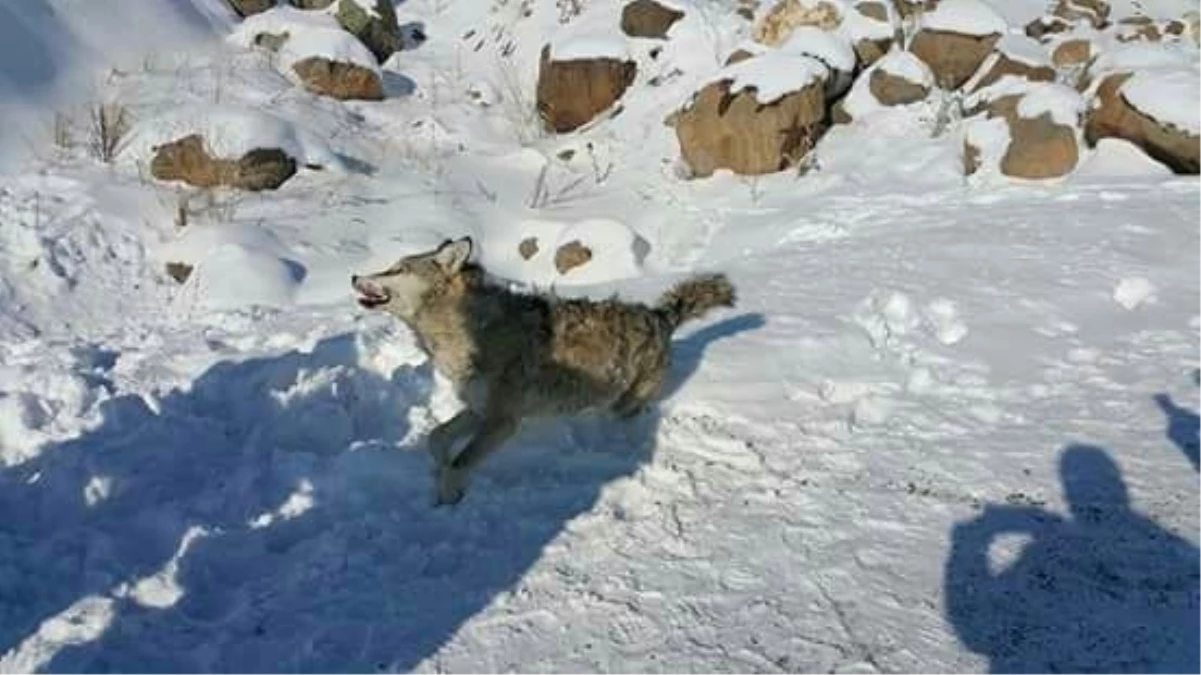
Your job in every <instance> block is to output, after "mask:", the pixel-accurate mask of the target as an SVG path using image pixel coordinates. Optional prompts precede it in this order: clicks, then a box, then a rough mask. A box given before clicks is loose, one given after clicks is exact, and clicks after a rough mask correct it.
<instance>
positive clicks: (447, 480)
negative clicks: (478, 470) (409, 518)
mask: <svg viewBox="0 0 1201 675" xmlns="http://www.w3.org/2000/svg"><path fill="white" fill-rule="evenodd" d="M435 482H436V485H435V488H436V489H437V495H436V498H435V500H434V505H435V506H450V505H454V504H458V503H459V501H460V500H462V499H463V493H464V492H466V491H467V472H466V471H464V470H463V469H455V468H452V467H450V466H447V465H445V464H439V465H438V472H437V474H436V476H435Z"/></svg>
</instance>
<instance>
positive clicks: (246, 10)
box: [229, 0, 275, 17]
mask: <svg viewBox="0 0 1201 675" xmlns="http://www.w3.org/2000/svg"><path fill="white" fill-rule="evenodd" d="M229 6H230V7H233V9H234V11H235V12H237V14H238V16H243V17H245V16H250V15H251V14H258V13H259V12H265V11H267V10H269V9H271V8H272V7H274V6H275V0H229Z"/></svg>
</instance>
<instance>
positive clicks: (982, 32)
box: [909, 0, 1008, 90]
mask: <svg viewBox="0 0 1201 675" xmlns="http://www.w3.org/2000/svg"><path fill="white" fill-rule="evenodd" d="M1007 29H1008V26H1007V24H1006V23H1005V20H1004V19H1003V18H1001V16H1000V15H998V14H997V13H996V12H995V11H993V10H992V9H991V8H990V7H989V6H988V5H987V4H985V3H984V2H982V1H981V0H943V1H942V2H939V3H938V5H937V6H936V7H935V8H934V10H933V11H931V12H927V13H925V14H923V15H922V17H921V23H920V30H918V32H917V34H916V35H914V36H913V41H912V42H911V43H910V45H909V50H910V51H911V52H913V53H914V54H916V55H917V56H918V58H920V59H921V60H923V61H925V62H926V64H927V65H929V66H930V70H932V71H933V72H934V79H935V81H936V82H937V83H938V86H940V87H942V88H944V89H948V90H952V89H958V88H959V87H960V86H962V85H963V84H964V83H965V82H967V81H968V79H969V78H971V76H972V75H973V74H974V73H975V72H976V71H977V70H978V69H979V68H980V65H981V64H982V63H983V62H984V60H985V59H986V58H987V57H988V55H989V54H990V53H992V50H993V48H994V47H995V46H996V44H997V42H998V41H999V40H1000V39H1001V36H1002V35H1003V34H1004V33H1005V32H1006V31H1007Z"/></svg>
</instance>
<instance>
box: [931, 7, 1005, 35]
mask: <svg viewBox="0 0 1201 675" xmlns="http://www.w3.org/2000/svg"><path fill="white" fill-rule="evenodd" d="M921 25H922V28H926V29H929V30H939V31H947V32H952V33H960V34H962V35H993V34H1004V33H1005V32H1006V31H1007V30H1008V29H1009V24H1007V23H1006V22H1005V19H1004V18H1002V17H1001V15H1000V14H998V13H997V12H996V10H994V9H992V7H990V6H989V5H988V4H987V3H985V2H982V0H942V2H939V3H938V6H937V7H935V8H934V11H932V12H927V13H925V14H923V15H922V17H921Z"/></svg>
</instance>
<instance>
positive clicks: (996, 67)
mask: <svg viewBox="0 0 1201 675" xmlns="http://www.w3.org/2000/svg"><path fill="white" fill-rule="evenodd" d="M686 12H687V7H686V6H684V5H680V6H677V5H676V4H674V3H670V2H667V1H666V0H664V1H662V2H657V1H656V0H635V2H631V3H629V4H627V5H626V6H625V8H624V10H623V12H622V17H621V26H620V27H621V29H622V31H623V32H624V33H625V34H626V35H627V36H629V37H634V38H643V39H654V40H668V39H670V30H671V28H672V26H673V25H674V24H676V23H677V22H679V21H681V20H682V19H684V18H685V17H686ZM740 13H741V10H740ZM1111 14H1112V12H1111V9H1110V6H1109V5H1108V4H1107V3H1106V2H1105V0H1058V1H1057V2H1056V3H1055V4H1054V5H1053V6H1052V7H1051V9H1050V11H1049V12H1048V13H1047V14H1046V15H1045V16H1043V17H1040V18H1038V19H1036V20H1035V21H1033V22H1031V23H1030V24H1029V25H1027V26H1025V27H1020V26H1017V27H1013V26H1010V25H1009V24H1008V23H1007V22H1006V21H1005V20H1004V19H1003V18H1002V17H1001V16H999V15H998V14H997V13H996V12H995V11H993V10H992V9H991V8H990V7H989V6H988V5H986V4H984V3H983V2H981V1H980V0H779V1H778V2H777V3H776V4H774V5H773V6H771V7H770V8H767V10H766V11H765V12H762V13H761V16H760V17H759V18H758V21H756V23H755V24H754V26H753V28H752V30H751V36H752V38H753V41H752V42H751V43H749V44H746V45H743V46H741V47H739V48H738V49H736V50H735V51H733V52H732V53H731V54H730V55H729V56H728V58H727V60H726V66H725V67H724V68H723V69H722V70H721V71H720V72H718V73H717V74H716V75H715V76H714V77H713V78H711V79H710V80H709V81H708V82H706V83H705V84H704V85H703V86H702V87H701V88H700V89H699V90H698V91H696V92H695V93H694V94H693V96H692V97H691V99H690V100H689V101H688V102H687V103H686V105H684V106H683V107H682V108H681V109H679V110H677V111H675V112H673V113H671V114H670V115H669V116H668V118H667V122H668V124H669V125H670V126H672V127H674V129H675V132H676V136H677V139H678V142H679V146H680V154H681V157H682V158H683V160H684V162H685V163H686V164H687V165H688V168H689V169H690V171H691V174H692V175H694V176H707V175H710V174H712V173H713V172H714V171H716V170H718V169H727V170H730V171H732V172H734V173H737V174H742V175H755V174H764V173H771V172H775V171H780V170H783V169H786V168H789V167H791V166H794V165H796V164H797V163H798V162H800V161H801V160H802V159H803V158H804V156H805V155H806V153H808V152H809V151H810V150H811V149H812V148H813V147H814V146H815V144H816V143H817V142H818V140H819V139H820V138H821V136H822V135H823V133H824V132H825V131H826V130H827V129H828V128H829V126H831V125H832V124H847V123H852V122H854V121H855V119H856V118H857V117H859V116H862V115H866V114H869V113H870V112H871V111H873V110H878V109H880V108H882V107H892V106H904V105H910V104H913V103H917V102H921V101H924V100H927V99H928V98H930V97H931V96H939V97H940V100H944V101H955V102H959V101H962V102H963V106H962V108H963V109H962V111H960V112H962V113H963V114H964V116H965V117H966V118H967V119H966V121H965V124H964V126H963V128H964V138H965V141H964V149H963V153H964V169H965V171H966V172H968V173H973V172H977V171H979V170H981V168H982V167H988V168H990V169H996V170H998V171H999V172H1000V173H1002V174H1004V175H1007V176H1011V177H1016V178H1025V179H1044V178H1055V177H1059V176H1063V175H1066V174H1068V173H1070V172H1071V171H1072V170H1074V169H1075V167H1076V166H1077V164H1078V163H1079V159H1080V157H1081V155H1082V147H1083V146H1084V145H1090V146H1091V145H1095V144H1096V143H1097V142H1098V141H1099V140H1100V139H1103V138H1120V139H1123V140H1125V141H1129V142H1131V143H1133V144H1135V145H1136V146H1138V147H1139V148H1141V149H1142V150H1143V151H1144V152H1145V153H1146V154H1148V155H1149V156H1150V157H1153V158H1154V159H1156V160H1158V161H1160V162H1162V163H1164V164H1166V165H1167V166H1169V167H1170V168H1171V169H1172V170H1173V171H1176V172H1180V173H1197V170H1198V169H1197V166H1198V163H1197V155H1198V145H1199V142H1198V141H1199V139H1198V135H1197V131H1196V129H1194V128H1191V125H1188V124H1184V125H1181V124H1177V123H1175V120H1173V119H1170V118H1168V119H1164V118H1160V117H1156V114H1157V111H1156V110H1154V109H1147V108H1155V107H1156V106H1146V105H1143V106H1142V107H1140V105H1142V104H1141V103H1140V101H1139V100H1138V99H1137V98H1132V97H1131V96H1129V95H1128V93H1129V91H1130V87H1131V86H1133V85H1131V84H1130V83H1131V82H1137V81H1139V80H1140V79H1141V80H1142V81H1143V83H1144V85H1146V86H1143V87H1142V88H1143V89H1144V90H1146V89H1148V88H1149V87H1150V85H1148V84H1147V81H1148V80H1149V79H1155V78H1158V79H1159V80H1165V81H1171V82H1174V83H1176V84H1179V82H1180V81H1182V79H1183V78H1186V77H1187V78H1192V79H1194V80H1195V79H1196V77H1197V66H1196V58H1195V53H1194V54H1193V56H1191V57H1189V58H1184V59H1182V58H1180V57H1179V54H1181V53H1182V52H1183V51H1184V50H1186V49H1187V50H1195V49H1196V42H1197V35H1198V28H1197V14H1196V13H1195V12H1193V13H1189V14H1188V15H1185V16H1182V17H1179V18H1176V19H1172V20H1168V21H1156V20H1153V19H1151V18H1149V17H1146V16H1140V15H1136V16H1129V17H1124V18H1122V19H1120V20H1116V21H1114V20H1112V17H1111ZM744 15H745V16H747V17H754V16H755V15H754V13H753V11H749V10H748V11H747V12H745V14H744ZM1123 50H1125V53H1126V56H1122V54H1123ZM1135 51H1138V52H1139V53H1138V54H1135V53H1134V52H1135ZM1161 52H1162V53H1161ZM1148 54H1150V55H1148ZM1174 55H1175V56H1174ZM1107 56H1108V57H1110V58H1107ZM781 72H787V73H788V75H786V76H784V77H785V79H790V80H791V81H792V82H793V86H792V87H791V88H789V89H787V90H784V91H778V90H777V89H778V81H779V80H780V78H781V75H780V73H781ZM802 72H803V73H809V76H808V77H797V73H802ZM636 75H637V64H636V62H635V61H634V60H633V59H632V58H629V57H625V58H621V57H618V56H614V55H605V56H598V57H587V58H584V57H574V58H556V54H555V50H553V49H552V48H551V46H550V45H548V46H546V47H544V48H543V52H542V61H541V67H540V72H539V82H538V108H539V111H540V113H541V115H542V118H543V120H544V121H545V123H546V126H547V128H548V130H550V131H554V132H565V131H571V130H573V129H577V128H579V127H581V126H583V125H585V124H587V123H588V122H589V121H591V120H593V119H595V118H596V117H597V116H599V115H601V114H602V113H604V112H605V111H607V110H609V109H611V108H613V107H614V106H615V105H617V104H618V102H619V100H620V99H621V97H622V96H623V95H624V94H625V92H626V90H627V89H628V88H629V87H630V85H631V84H632V83H633V82H634V80H635V78H636ZM1140 86H1142V85H1140ZM1183 89H1187V87H1184V88H1183ZM1179 91H1181V88H1179V87H1178V88H1177V90H1176V92H1177V93H1179ZM1189 91H1191V92H1192V96H1193V97H1194V98H1195V91H1196V87H1195V86H1194V87H1193V88H1192V89H1191V90H1189ZM1159 107H1160V108H1162V106H1159ZM984 145H987V146H989V147H983V146H984Z"/></svg>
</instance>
